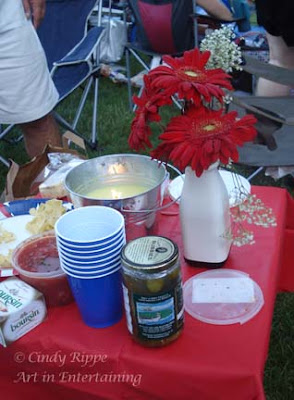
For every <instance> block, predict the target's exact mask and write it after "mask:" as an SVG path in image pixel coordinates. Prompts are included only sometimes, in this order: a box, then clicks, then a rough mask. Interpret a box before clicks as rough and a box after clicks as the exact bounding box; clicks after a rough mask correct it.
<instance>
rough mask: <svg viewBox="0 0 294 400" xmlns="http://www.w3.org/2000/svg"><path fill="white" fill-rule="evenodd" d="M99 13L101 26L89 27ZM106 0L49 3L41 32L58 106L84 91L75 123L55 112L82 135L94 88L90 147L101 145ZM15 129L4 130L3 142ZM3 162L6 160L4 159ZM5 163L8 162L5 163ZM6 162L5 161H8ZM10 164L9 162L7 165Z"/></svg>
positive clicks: (58, 117) (47, 3) (71, 128)
mask: <svg viewBox="0 0 294 400" xmlns="http://www.w3.org/2000/svg"><path fill="white" fill-rule="evenodd" d="M94 9H95V11H96V12H97V26H92V27H89V24H88V21H89V17H90V15H91V14H92V12H93V10H94ZM101 9H102V0H47V1H46V14H45V18H44V20H43V21H42V24H41V26H40V28H39V29H38V32H37V33H38V35H39V38H40V40H41V43H42V45H43V48H44V50H45V54H46V57H47V62H48V68H49V70H50V73H51V76H52V78H53V81H54V83H55V86H56V88H57V90H58V93H59V101H58V104H60V102H61V101H62V100H64V99H65V98H67V97H68V96H69V95H70V94H71V93H72V92H73V91H74V90H75V89H77V88H82V89H83V92H82V95H81V98H80V103H79V106H78V108H77V111H76V114H75V117H74V120H73V122H72V123H69V122H67V121H66V120H65V119H64V118H63V117H62V116H61V115H59V114H58V113H57V112H55V113H54V114H55V117H56V120H57V121H58V122H59V123H60V124H61V125H62V126H63V127H64V128H65V129H68V130H71V131H73V132H74V133H76V134H78V135H79V132H78V131H77V129H76V127H77V124H78V121H79V118H80V116H81V113H82V110H83V108H84V106H85V103H86V100H87V98H88V95H89V93H90V89H91V87H92V86H94V100H93V113H92V133H91V140H90V145H91V146H92V147H96V144H97V106H98V81H99V47H98V44H99V41H100V40H101V38H102V32H103V28H102V27H101V26H100V25H101ZM12 127H13V126H8V127H7V128H6V129H5V130H3V131H2V133H1V131H0V139H3V138H4V137H5V136H6V135H7V134H8V133H9V131H10V130H11V129H12ZM0 161H3V160H1V159H0ZM4 161H5V160H4ZM4 163H5V162H4ZM5 164H6V165H9V163H8V162H6V163H5Z"/></svg>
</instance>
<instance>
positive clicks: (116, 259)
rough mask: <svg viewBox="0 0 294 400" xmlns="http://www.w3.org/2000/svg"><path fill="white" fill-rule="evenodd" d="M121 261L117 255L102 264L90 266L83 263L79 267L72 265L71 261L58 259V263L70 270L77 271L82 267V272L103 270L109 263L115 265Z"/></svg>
mask: <svg viewBox="0 0 294 400" xmlns="http://www.w3.org/2000/svg"><path fill="white" fill-rule="evenodd" d="M120 259H121V255H120V254H118V255H117V256H116V257H111V258H109V259H108V260H107V261H105V262H103V263H96V264H91V265H89V264H88V265H84V264H85V263H83V264H81V265H77V264H75V265H72V261H71V260H69V259H66V258H60V261H62V262H65V263H66V264H67V265H69V266H70V267H71V268H75V269H79V268H81V267H83V270H84V269H85V270H87V269H89V270H91V269H95V268H104V267H105V266H106V265H109V264H110V263H113V262H114V263H116V262H118V261H119V260H120Z"/></svg>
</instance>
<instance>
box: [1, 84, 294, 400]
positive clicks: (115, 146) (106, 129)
mask: <svg viewBox="0 0 294 400" xmlns="http://www.w3.org/2000/svg"><path fill="white" fill-rule="evenodd" d="M99 98H100V100H99V118H98V130H99V149H97V150H93V149H90V148H88V156H89V158H92V157H95V156H98V155H102V154H111V153H123V152H130V150H129V148H128V144H127V138H128V135H129V130H130V124H131V121H132V117H133V114H132V113H131V112H130V111H129V109H128V101H127V88H126V86H125V85H119V84H114V83H112V82H111V81H110V80H108V79H106V78H102V79H101V82H100V90H99ZM77 101H78V93H74V94H73V95H72V96H71V97H70V99H68V100H66V101H64V103H63V104H62V105H60V106H59V107H58V110H59V111H60V113H61V114H62V115H63V116H64V117H65V118H67V119H68V120H69V121H70V120H72V118H73V114H74V110H75V108H76V104H77ZM78 129H79V131H80V132H81V133H82V134H83V135H84V136H85V137H87V138H90V132H91V101H89V102H88V104H87V107H86V110H85V112H84V113H83V114H82V117H81V122H80V124H79V125H78ZM15 134H16V135H17V132H16V133H15ZM0 154H1V155H3V156H4V157H9V158H12V159H13V160H14V161H16V162H17V163H19V164H22V163H24V162H25V161H27V156H26V154H25V151H24V147H23V143H22V142H20V143H18V144H17V145H11V144H7V143H5V142H3V141H2V142H0ZM237 170H238V171H239V172H241V173H242V174H243V175H245V176H248V175H249V174H250V173H251V172H252V171H253V169H252V168H245V167H237ZM6 173H7V168H6V167H4V166H3V165H2V164H1V163H0V189H1V191H2V190H3V188H4V183H5V177H6ZM252 183H253V184H258V185H271V186H281V187H285V188H287V189H288V190H289V191H290V192H291V191H292V187H291V185H289V179H288V178H284V179H282V180H280V181H278V182H275V181H274V180H273V179H272V178H269V177H265V176H264V175H263V174H261V175H259V176H257V177H256V178H254V180H253V181H252ZM290 183H291V182H290ZM293 327H294V294H293V293H289V294H286V293H283V294H279V295H278V296H277V301H276V307H275V313H274V317H273V324H272V334H271V341H270V349H269V355H268V361H267V364H266V368H265V376H264V385H265V390H266V394H267V399H268V400H287V399H289V400H290V399H292V398H294V341H293V338H294V328H293ZM228 400H233V399H228ZM234 400H238V399H234Z"/></svg>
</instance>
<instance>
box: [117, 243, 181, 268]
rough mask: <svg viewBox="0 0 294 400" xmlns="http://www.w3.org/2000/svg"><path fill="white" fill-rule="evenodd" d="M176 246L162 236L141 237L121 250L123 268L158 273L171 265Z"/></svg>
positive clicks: (176, 252)
mask: <svg viewBox="0 0 294 400" xmlns="http://www.w3.org/2000/svg"><path fill="white" fill-rule="evenodd" d="M177 258H178V246H177V245H176V244H175V243H174V242H173V241H172V240H170V239H168V238H166V237H163V236H143V237H140V238H137V239H134V240H132V241H130V242H129V243H127V244H126V245H125V246H124V247H123V249H122V264H123V267H127V268H131V269H134V270H140V271H145V272H159V271H162V270H165V269H167V268H168V267H169V266H171V265H173V264H174V262H175V261H176V259H177Z"/></svg>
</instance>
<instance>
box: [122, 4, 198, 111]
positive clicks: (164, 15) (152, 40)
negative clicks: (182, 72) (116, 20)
mask: <svg viewBox="0 0 294 400" xmlns="http://www.w3.org/2000/svg"><path fill="white" fill-rule="evenodd" d="M128 5H129V7H130V9H131V12H132V16H133V18H134V26H135V31H136V35H135V39H134V41H132V42H128V43H127V45H126V51H125V55H126V69H127V78H128V95H129V105H130V109H132V107H133V104H132V89H131V72H130V54H132V55H133V56H134V57H135V59H136V60H137V61H138V62H139V63H140V64H141V65H142V67H143V68H144V69H145V70H147V71H149V70H150V69H151V68H153V67H155V66H157V65H158V64H159V63H160V60H161V57H162V55H164V54H170V55H180V54H182V53H183V52H184V51H186V50H190V49H192V48H194V47H195V46H197V27H196V21H195V19H194V18H193V11H194V0H128ZM142 55H143V57H142ZM144 55H145V56H148V57H147V58H149V59H150V62H149V63H148V62H146V61H145V59H146V57H145V59H144Z"/></svg>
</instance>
